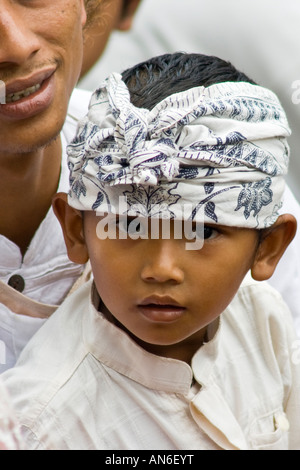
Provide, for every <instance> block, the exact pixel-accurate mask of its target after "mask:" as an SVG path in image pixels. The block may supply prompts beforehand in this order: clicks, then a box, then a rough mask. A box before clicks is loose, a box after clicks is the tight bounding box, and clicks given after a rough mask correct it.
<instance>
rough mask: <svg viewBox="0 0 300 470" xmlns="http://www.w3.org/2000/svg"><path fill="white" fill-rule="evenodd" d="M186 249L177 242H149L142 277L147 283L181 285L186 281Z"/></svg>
mask: <svg viewBox="0 0 300 470" xmlns="http://www.w3.org/2000/svg"><path fill="white" fill-rule="evenodd" d="M182 250H184V248H183V247H182V246H181V244H180V243H178V241H177V240H172V239H170V240H161V239H160V240H149V246H148V247H147V248H146V247H145V258H144V259H145V262H144V265H143V269H142V273H141V277H142V279H143V280H144V281H145V282H152V283H170V284H181V283H182V282H183V281H184V277H185V275H184V260H183V256H182V255H183V253H182Z"/></svg>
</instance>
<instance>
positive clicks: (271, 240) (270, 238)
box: [251, 214, 297, 281]
mask: <svg viewBox="0 0 300 470" xmlns="http://www.w3.org/2000/svg"><path fill="white" fill-rule="evenodd" d="M296 231H297V221H296V219H295V217H294V216H292V215H290V214H284V215H281V216H279V218H278V219H277V221H276V223H275V224H274V225H273V226H272V227H270V228H269V229H265V230H263V231H262V237H261V241H260V244H259V247H258V250H257V253H256V257H255V260H254V263H253V265H252V269H251V273H252V277H253V279H255V280H257V281H265V280H267V279H270V277H271V276H272V275H273V273H274V271H275V269H276V266H277V264H278V262H279V261H280V258H281V257H282V255H283V254H284V252H285V250H286V249H287V247H288V246H289V244H290V243H291V241H292V240H293V238H294V236H295V234H296Z"/></svg>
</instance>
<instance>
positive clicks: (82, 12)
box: [81, 0, 87, 27]
mask: <svg viewBox="0 0 300 470" xmlns="http://www.w3.org/2000/svg"><path fill="white" fill-rule="evenodd" d="M86 20H87V14H86V8H85V2H84V0H81V24H82V27H84V26H85V24H86Z"/></svg>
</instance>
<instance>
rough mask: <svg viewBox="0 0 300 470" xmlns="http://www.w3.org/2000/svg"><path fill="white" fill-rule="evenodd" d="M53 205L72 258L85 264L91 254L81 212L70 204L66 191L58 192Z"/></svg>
mask: <svg viewBox="0 0 300 470" xmlns="http://www.w3.org/2000/svg"><path fill="white" fill-rule="evenodd" d="M52 207H53V210H54V213H55V215H56V217H57V218H58V220H59V222H60V225H61V228H62V231H63V234H64V239H65V243H66V247H67V252H68V256H69V258H70V260H71V261H73V262H74V263H77V264H85V263H86V262H87V261H88V259H89V256H88V251H87V247H86V244H85V240H84V233H83V217H82V214H81V212H80V211H78V210H76V209H73V207H71V206H69V204H68V195H67V194H65V193H57V194H56V195H55V196H54V197H53V200H52Z"/></svg>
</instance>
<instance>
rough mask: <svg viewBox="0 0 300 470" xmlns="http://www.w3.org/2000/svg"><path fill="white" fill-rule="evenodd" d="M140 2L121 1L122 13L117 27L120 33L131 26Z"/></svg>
mask: <svg viewBox="0 0 300 470" xmlns="http://www.w3.org/2000/svg"><path fill="white" fill-rule="evenodd" d="M140 3H141V0H123V11H122V15H121V18H120V21H119V24H118V26H117V29H119V30H120V31H128V30H129V29H130V28H131V26H132V21H133V17H134V14H135V12H136V10H137V8H138V6H139V4H140Z"/></svg>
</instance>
